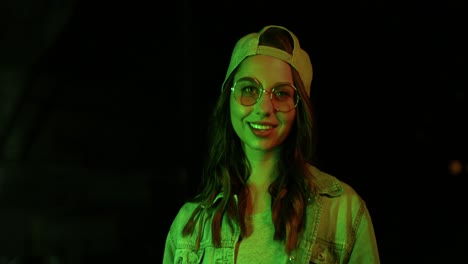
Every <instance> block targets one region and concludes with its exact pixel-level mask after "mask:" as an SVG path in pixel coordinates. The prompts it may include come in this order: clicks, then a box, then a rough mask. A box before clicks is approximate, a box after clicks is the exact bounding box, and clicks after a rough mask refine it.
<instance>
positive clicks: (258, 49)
mask: <svg viewBox="0 0 468 264" xmlns="http://www.w3.org/2000/svg"><path fill="white" fill-rule="evenodd" d="M271 28H279V29H283V30H285V31H286V32H288V33H289V35H290V36H291V38H292V40H293V41H294V43H293V45H294V46H293V52H292V55H291V54H289V53H287V52H285V51H283V50H280V49H277V48H272V47H268V46H262V45H259V44H258V41H259V39H260V36H261V35H262V34H263V33H264V32H265V31H267V30H268V29H271ZM259 54H262V55H268V56H273V57H276V58H278V59H281V60H283V61H285V62H287V63H289V64H290V65H291V66H292V67H293V68H294V69H296V70H297V71H298V72H299V75H300V76H301V79H302V82H303V83H304V86H305V88H306V91H307V94H309V95H310V86H311V84H312V75H313V70H312V63H311V61H310V58H309V55H308V54H307V52H306V51H304V50H303V49H302V48H301V46H300V45H299V40H298V39H297V37H296V35H294V33H292V32H291V31H289V30H288V29H287V28H285V27H282V26H276V25H269V26H266V27H264V28H262V30H260V31H259V32H258V33H250V34H248V35H246V36H244V37H242V38H241V39H239V40H238V41H237V43H236V45H235V46H234V50H233V51H232V55H231V61H230V63H229V67H228V70H227V73H226V77H225V78H224V81H223V85H222V90H224V86H225V84H226V80H227V79H228V78H229V76H230V75H231V73H232V72H233V71H234V69H235V68H237V66H239V64H240V63H241V62H242V61H243V60H244V59H245V58H247V57H248V56H252V55H259Z"/></svg>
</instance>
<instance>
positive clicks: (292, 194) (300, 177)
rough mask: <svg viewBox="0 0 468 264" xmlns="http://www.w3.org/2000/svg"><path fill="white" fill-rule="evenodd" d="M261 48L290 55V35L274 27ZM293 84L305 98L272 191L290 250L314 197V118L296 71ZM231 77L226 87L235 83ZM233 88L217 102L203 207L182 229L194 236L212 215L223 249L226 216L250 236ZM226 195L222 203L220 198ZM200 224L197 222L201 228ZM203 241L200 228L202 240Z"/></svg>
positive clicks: (276, 219) (246, 167)
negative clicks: (233, 112) (232, 113)
mask: <svg viewBox="0 0 468 264" xmlns="http://www.w3.org/2000/svg"><path fill="white" fill-rule="evenodd" d="M259 43H260V45H265V46H272V47H275V48H279V49H282V50H284V51H286V52H289V53H290V54H291V53H292V50H293V47H292V45H293V44H292V43H293V42H292V40H291V37H290V35H289V33H287V32H286V31H284V30H282V29H277V28H273V29H270V30H269V31H266V32H265V33H264V34H263V35H262V36H261V38H260V40H259ZM292 73H293V79H294V85H295V86H296V88H297V89H298V92H299V96H300V97H301V100H300V102H299V104H298V105H297V109H296V120H295V122H294V125H293V128H292V130H291V131H290V134H289V135H288V137H287V138H286V140H285V141H284V142H283V144H282V146H281V151H280V161H281V162H278V172H279V176H278V177H277V178H276V179H275V181H274V182H273V183H272V184H271V185H270V187H269V193H270V195H271V197H272V203H271V208H272V217H273V223H274V226H275V234H274V239H276V240H282V241H284V242H285V245H286V251H287V252H290V251H291V250H293V249H294V248H295V247H296V246H297V242H298V236H299V234H300V233H301V232H302V231H303V229H304V225H305V223H304V221H303V220H304V216H305V209H306V206H307V203H308V198H309V197H310V196H311V195H312V193H313V191H314V190H313V189H314V188H313V184H312V183H311V182H310V179H311V178H312V177H310V176H311V175H310V171H309V169H308V164H310V163H312V159H313V150H314V147H313V143H314V142H313V129H314V125H313V124H314V119H313V111H312V105H311V102H310V98H309V95H308V94H307V92H306V90H305V86H304V84H303V82H302V80H301V78H300V76H299V73H298V72H297V71H296V70H295V69H292ZM234 74H235V73H232V74H231V76H230V77H229V79H228V80H227V82H226V84H225V85H226V87H230V86H231V85H232V81H233V76H234ZM230 92H231V91H230V89H229V88H227V89H223V92H222V93H221V95H220V96H219V98H218V101H217V102H216V105H215V107H214V111H213V114H212V116H211V117H210V126H209V128H208V129H209V130H208V135H207V136H208V139H209V140H208V153H207V158H206V159H205V163H204V168H203V178H202V182H201V185H200V191H199V194H198V195H197V196H196V197H194V199H193V202H197V203H199V205H198V207H197V209H196V210H195V211H194V212H193V214H192V216H191V217H190V219H189V220H188V222H187V224H186V225H185V228H184V230H183V235H190V234H193V232H194V231H195V226H196V225H197V222H198V221H199V220H201V221H202V222H203V221H204V219H203V218H204V216H210V217H212V219H213V221H212V222H211V229H212V235H213V237H212V239H213V243H214V245H215V246H221V221H222V219H223V217H224V216H225V215H227V217H228V220H229V221H233V222H235V223H237V224H239V226H240V229H241V236H245V235H246V226H245V222H244V212H245V208H246V190H247V187H246V186H247V185H246V182H247V180H248V178H249V176H250V164H249V162H248V160H247V157H246V155H245V153H244V151H243V149H242V145H241V141H240V139H239V137H238V136H237V134H236V133H235V131H234V129H233V127H232V124H231V120H230V112H229V99H230ZM220 193H222V194H223V196H222V198H221V199H219V200H216V203H215V198H216V196H217V195H218V194H220ZM202 222H199V227H200V228H201V226H202V224H201V223H202ZM200 239H201V229H200V230H199V234H198V241H200Z"/></svg>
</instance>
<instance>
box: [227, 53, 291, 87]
mask: <svg viewBox="0 0 468 264" xmlns="http://www.w3.org/2000/svg"><path fill="white" fill-rule="evenodd" d="M244 77H252V78H255V79H257V80H259V81H260V82H261V83H277V82H291V83H292V81H293V77H292V71H291V66H290V65H289V64H288V63H287V62H285V61H283V60H281V59H278V58H275V57H272V56H267V55H254V56H250V57H247V58H246V59H245V60H244V61H242V63H241V64H240V65H239V68H238V70H237V72H236V74H235V76H234V80H238V79H240V78H244Z"/></svg>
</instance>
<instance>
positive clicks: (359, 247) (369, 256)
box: [348, 203, 380, 264]
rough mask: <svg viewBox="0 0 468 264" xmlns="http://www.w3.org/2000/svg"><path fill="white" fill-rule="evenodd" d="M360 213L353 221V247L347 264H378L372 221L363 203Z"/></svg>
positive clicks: (378, 258)
mask: <svg viewBox="0 0 468 264" xmlns="http://www.w3.org/2000/svg"><path fill="white" fill-rule="evenodd" d="M359 210H360V211H361V212H360V213H359V214H358V218H359V219H356V221H355V224H356V228H355V229H354V230H355V233H354V236H355V238H354V239H355V241H354V246H353V249H352V250H351V254H350V256H349V262H348V263H349V264H362V263H366V264H380V257H379V252H378V247H377V240H376V237H375V232H374V227H373V224H372V219H371V217H370V214H369V211H368V208H367V207H366V205H365V203H362V204H361V206H360V209H359Z"/></svg>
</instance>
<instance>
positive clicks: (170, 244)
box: [162, 231, 176, 264]
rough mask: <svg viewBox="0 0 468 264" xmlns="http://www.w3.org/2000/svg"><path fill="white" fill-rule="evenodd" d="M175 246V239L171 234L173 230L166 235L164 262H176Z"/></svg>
mask: <svg viewBox="0 0 468 264" xmlns="http://www.w3.org/2000/svg"><path fill="white" fill-rule="evenodd" d="M175 248H176V247H175V243H174V239H173V237H172V235H171V231H169V232H168V234H167V237H166V244H165V246H164V254H163V262H162V263H163V264H172V263H174V258H175Z"/></svg>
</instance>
